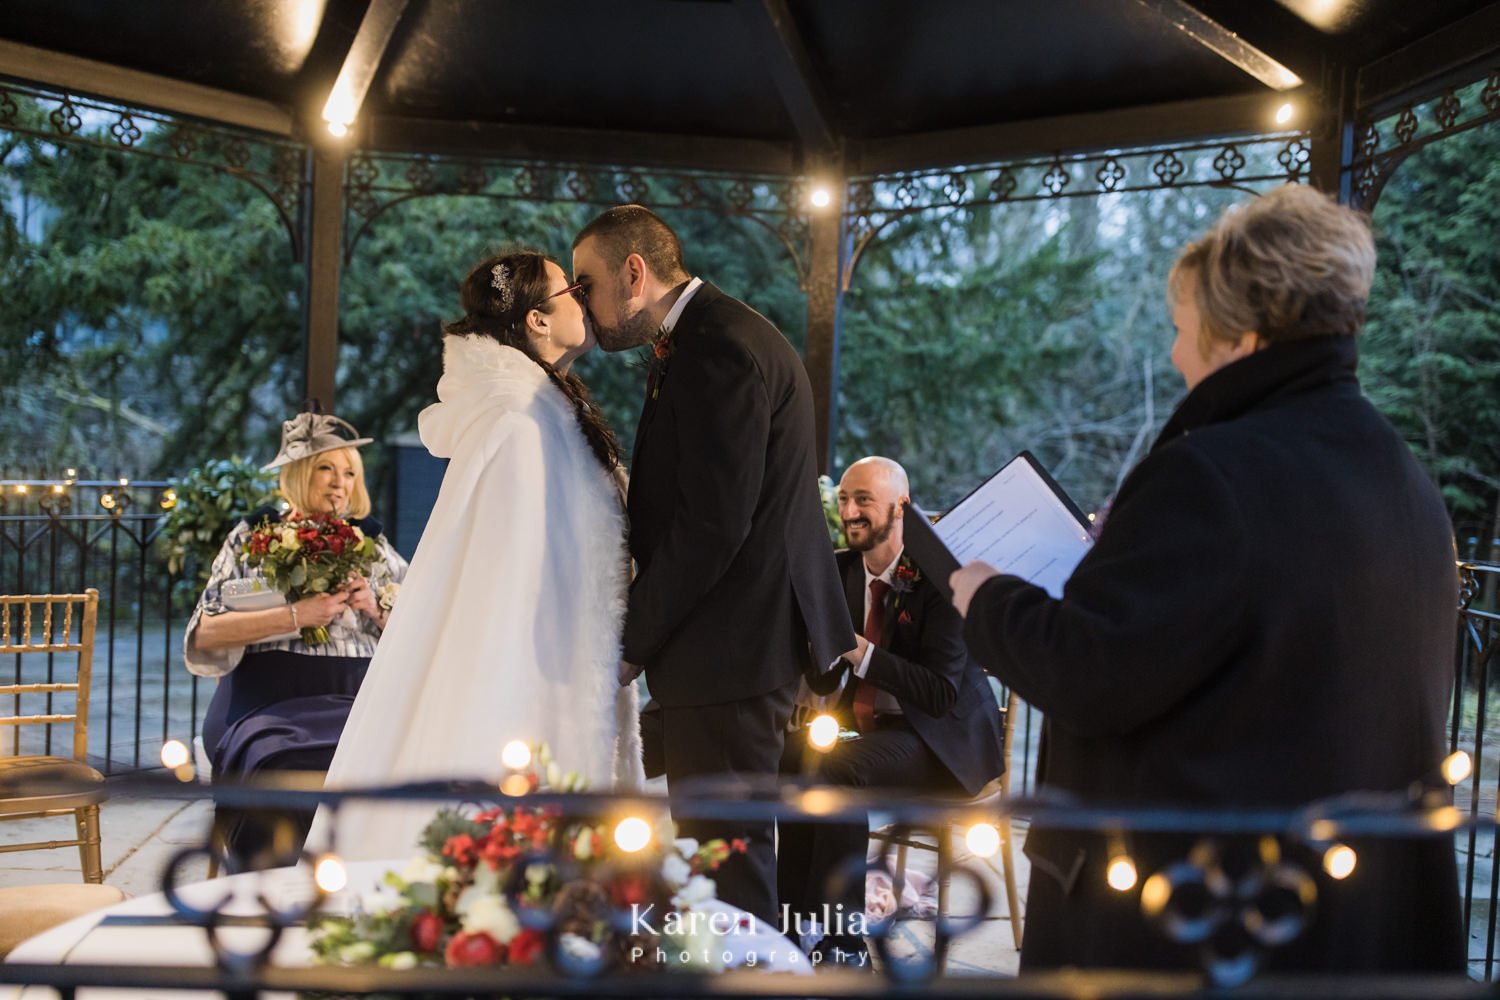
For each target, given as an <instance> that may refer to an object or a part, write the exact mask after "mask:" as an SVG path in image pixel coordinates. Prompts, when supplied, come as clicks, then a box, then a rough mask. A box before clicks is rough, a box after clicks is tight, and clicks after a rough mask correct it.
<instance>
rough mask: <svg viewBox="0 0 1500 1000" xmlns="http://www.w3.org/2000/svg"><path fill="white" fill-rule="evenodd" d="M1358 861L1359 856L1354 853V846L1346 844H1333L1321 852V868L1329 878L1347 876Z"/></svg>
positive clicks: (1343, 877) (1344, 877)
mask: <svg viewBox="0 0 1500 1000" xmlns="http://www.w3.org/2000/svg"><path fill="white" fill-rule="evenodd" d="M1358 863H1359V857H1358V855H1356V854H1355V853H1354V848H1352V847H1349V846H1348V845H1347V844H1334V845H1333V846H1332V847H1330V848H1328V850H1326V851H1324V852H1323V870H1324V871H1325V872H1327V873H1328V875H1329V877H1331V878H1336V879H1346V878H1348V877H1349V876H1350V874H1351V873H1353V871H1354V866H1355V865H1357V864H1358Z"/></svg>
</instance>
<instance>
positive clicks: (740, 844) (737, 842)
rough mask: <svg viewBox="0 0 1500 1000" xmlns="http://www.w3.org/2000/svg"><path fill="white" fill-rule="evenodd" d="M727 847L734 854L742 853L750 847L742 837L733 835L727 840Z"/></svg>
mask: <svg viewBox="0 0 1500 1000" xmlns="http://www.w3.org/2000/svg"><path fill="white" fill-rule="evenodd" d="M729 849H730V850H731V851H733V852H735V853H736V854H744V853H745V852H746V851H747V850H749V849H750V845H749V843H747V842H746V840H745V838H744V837H735V838H734V839H733V840H731V841H730V842H729Z"/></svg>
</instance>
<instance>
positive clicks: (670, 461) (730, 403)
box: [622, 284, 854, 738]
mask: <svg viewBox="0 0 1500 1000" xmlns="http://www.w3.org/2000/svg"><path fill="white" fill-rule="evenodd" d="M670 342H671V345H672V346H671V354H670V356H669V357H668V358H667V360H666V362H665V365H664V366H663V369H662V372H661V374H660V375H659V377H658V379H657V380H656V383H655V384H656V385H657V388H658V392H657V395H656V398H654V399H652V398H649V397H648V398H647V399H646V403H645V408H644V409H643V410H642V411H641V421H640V426H639V428H638V429H637V431H636V439H635V454H634V457H633V458H632V460H631V470H630V494H629V503H628V506H629V512H630V554H631V555H632V556H633V557H634V558H635V560H636V564H637V567H638V572H637V575H636V578H635V582H634V583H633V584H632V585H631V588H630V602H629V607H628V611H627V613H626V618H625V632H624V637H623V645H624V651H623V654H622V655H623V656H624V658H625V659H626V660H628V661H629V662H631V663H637V664H642V665H644V666H645V668H646V679H647V682H648V683H649V685H650V687H651V694H652V696H653V697H655V698H656V699H657V700H658V701H660V702H661V704H662V705H663V706H666V707H669V708H677V707H688V706H694V705H712V704H720V703H724V702H730V701H737V700H740V699H745V698H752V697H755V696H757V695H762V694H766V693H769V692H771V691H774V690H777V689H778V688H781V687H783V686H785V685H787V684H789V683H791V682H792V681H794V680H795V679H796V678H797V675H798V672H799V671H801V670H803V669H806V667H807V666H808V664H807V659H808V653H809V644H811V652H812V656H813V659H814V660H815V662H816V663H817V664H818V665H821V666H826V665H827V664H830V663H832V662H833V661H834V660H835V659H836V658H837V657H838V655H839V654H840V653H842V652H844V651H846V650H849V649H852V648H853V647H854V634H853V632H852V630H851V628H850V624H849V616H848V613H847V611H846V609H845V607H844V605H843V601H842V598H841V588H840V586H839V581H838V575H837V569H836V568H835V565H834V560H833V550H832V547H831V546H830V545H829V542H828V529H827V527H826V522H825V521H824V517H823V509H822V503H821V500H820V498H819V494H818V484H817V479H818V467H817V450H816V447H815V445H814V430H813V428H814V424H813V403H812V387H811V385H810V384H809V382H808V380H807V372H806V370H805V369H804V368H803V366H802V359H801V358H799V357H798V356H797V352H796V350H795V349H794V348H793V347H792V345H791V344H790V343H788V342H787V339H786V338H785V337H784V336H782V335H781V332H780V331H778V330H777V329H776V327H775V326H773V325H772V324H771V322H770V321H769V320H767V319H766V318H765V317H763V316H761V315H760V314H759V313H757V312H755V311H754V310H753V309H751V308H750V307H749V306H747V305H745V304H744V303H743V302H740V301H738V300H736V299H733V298H731V297H729V296H727V295H725V294H724V293H723V292H720V291H719V290H718V289H717V288H714V287H713V286H712V285H708V284H705V285H703V286H702V287H700V288H699V289H698V291H697V292H696V293H695V294H694V296H693V298H692V299H691V300H689V302H688V304H687V306H686V307H685V308H684V309H683V312H682V315H681V316H680V317H679V318H678V321H677V325H676V327H675V328H674V329H673V331H672V336H671V341H670ZM751 738H753V736H752V737H751Z"/></svg>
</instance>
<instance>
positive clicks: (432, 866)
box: [401, 854, 443, 882]
mask: <svg viewBox="0 0 1500 1000" xmlns="http://www.w3.org/2000/svg"><path fill="white" fill-rule="evenodd" d="M442 874H443V866H442V865H440V864H438V863H436V862H434V861H433V860H432V859H431V858H429V857H428V856H427V855H425V854H413V855H412V857H411V860H410V861H408V862H407V863H406V869H405V870H404V871H403V872H402V873H401V878H402V880H403V881H405V882H436V881H437V880H438V878H440V877H441V876H442Z"/></svg>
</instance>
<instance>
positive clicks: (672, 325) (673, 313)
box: [661, 278, 703, 333]
mask: <svg viewBox="0 0 1500 1000" xmlns="http://www.w3.org/2000/svg"><path fill="white" fill-rule="evenodd" d="M702 287H703V279H702V278H692V279H689V281H688V283H687V287H686V288H684V289H683V290H682V294H681V295H679V296H677V301H676V302H674V303H672V308H671V309H668V310H667V318H666V319H664V320H662V321H661V328H662V329H663V330H665V331H667V332H668V333H671V332H672V331H673V330H675V329H677V321H678V320H679V319H681V318H682V311H683V310H684V309H686V308H687V304H688V301H689V300H690V299H692V297H693V295H694V293H696V292H697V291H698V289H700V288H702Z"/></svg>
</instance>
